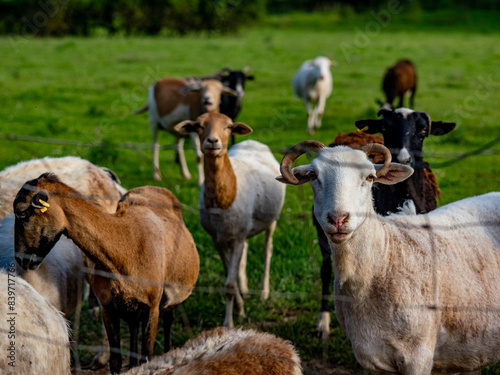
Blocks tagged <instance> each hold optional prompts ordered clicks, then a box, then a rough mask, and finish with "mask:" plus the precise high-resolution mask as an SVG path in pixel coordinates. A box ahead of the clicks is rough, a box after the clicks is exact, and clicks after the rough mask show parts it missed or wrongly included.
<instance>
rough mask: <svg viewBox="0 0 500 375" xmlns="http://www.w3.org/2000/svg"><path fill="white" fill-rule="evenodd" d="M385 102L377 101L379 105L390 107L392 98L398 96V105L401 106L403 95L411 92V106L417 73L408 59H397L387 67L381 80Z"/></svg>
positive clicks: (411, 104) (415, 88)
mask: <svg viewBox="0 0 500 375" xmlns="http://www.w3.org/2000/svg"><path fill="white" fill-rule="evenodd" d="M382 89H383V90H384V93H385V97H386V103H385V104H384V103H382V102H380V101H379V104H380V105H386V106H389V107H391V108H392V103H393V102H394V99H396V98H397V97H399V107H402V106H403V97H404V95H405V94H406V93H407V92H410V93H411V96H410V107H411V108H413V106H414V104H415V103H414V100H415V92H416V91H417V73H416V71H415V65H413V63H412V62H411V61H410V60H399V61H397V62H396V64H394V65H393V66H391V67H390V68H388V69H387V70H386V72H385V75H384V79H383V81H382Z"/></svg>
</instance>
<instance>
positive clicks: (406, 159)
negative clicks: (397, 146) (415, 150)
mask: <svg viewBox="0 0 500 375" xmlns="http://www.w3.org/2000/svg"><path fill="white" fill-rule="evenodd" d="M397 159H398V161H399V162H400V163H402V164H410V163H411V155H410V153H409V152H408V149H407V148H406V147H403V148H402V149H401V150H400V151H399V154H398V157H397Z"/></svg>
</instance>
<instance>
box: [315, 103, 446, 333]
mask: <svg viewBox="0 0 500 375" xmlns="http://www.w3.org/2000/svg"><path fill="white" fill-rule="evenodd" d="M378 115H379V116H380V115H383V116H384V117H383V118H382V119H381V120H360V121H356V126H357V127H358V132H356V133H354V132H353V134H350V135H349V136H339V137H338V138H336V140H335V141H334V142H333V143H332V144H330V145H329V146H330V147H332V146H334V145H338V144H344V145H347V146H350V147H352V148H354V149H359V148H361V146H364V145H365V144H368V143H381V144H385V146H386V147H388V148H389V150H390V151H391V155H392V158H393V159H397V160H398V161H399V162H401V163H404V164H409V165H411V166H412V167H413V169H414V173H413V174H412V175H411V176H410V177H409V178H408V179H406V180H404V181H402V182H401V183H399V184H396V185H384V184H377V185H375V187H374V189H373V192H372V194H373V197H374V205H375V211H376V212H377V213H378V214H381V215H388V214H390V213H396V212H398V211H399V210H400V209H402V207H403V206H404V205H405V202H408V201H411V203H410V204H411V205H412V209H413V205H414V208H415V213H419V214H422V213H426V212H430V211H432V210H434V209H435V208H436V207H437V198H438V197H439V195H440V193H441V192H440V190H439V188H438V185H437V181H436V176H435V175H434V173H433V172H432V171H431V169H430V167H429V164H428V163H427V162H426V161H424V160H423V156H422V148H423V142H424V140H425V138H426V137H428V136H430V135H435V136H441V135H444V134H447V133H449V132H450V131H451V130H453V129H454V128H455V124H454V123H447V122H442V121H431V118H430V116H429V114H428V113H426V112H416V111H413V110H411V109H408V108H398V109H396V110H394V111H393V110H391V109H387V108H385V107H382V108H381V109H380V110H379V111H378ZM374 133H382V134H383V136H384V138H383V139H382V138H380V136H378V135H376V134H374ZM374 136H377V137H379V138H378V139H372V137H374ZM377 158H380V155H378V156H377V155H376V156H375V162H377V163H378V162H380V160H377ZM313 223H314V226H315V227H316V231H317V233H318V242H319V246H320V249H321V253H322V255H323V264H322V266H321V279H322V285H323V299H322V302H321V310H320V314H319V316H318V324H317V330H318V332H319V333H320V334H321V335H322V336H323V338H326V337H327V336H328V334H329V325H330V313H329V308H328V299H327V298H326V296H328V295H329V294H330V285H331V279H332V264H331V251H330V247H329V245H328V241H327V239H326V236H325V234H324V233H323V230H322V229H321V226H320V225H319V223H318V221H317V220H316V218H315V217H314V215H313Z"/></svg>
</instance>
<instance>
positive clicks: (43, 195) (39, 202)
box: [30, 190, 50, 211]
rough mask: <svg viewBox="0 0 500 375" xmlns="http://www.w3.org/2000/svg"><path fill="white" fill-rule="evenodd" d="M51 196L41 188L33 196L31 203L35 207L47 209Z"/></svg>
mask: <svg viewBox="0 0 500 375" xmlns="http://www.w3.org/2000/svg"><path fill="white" fill-rule="evenodd" d="M48 201H49V196H48V194H47V192H46V191H45V190H40V191H38V192H37V193H36V194H35V195H33V197H32V198H31V202H30V204H31V205H32V206H33V207H35V208H40V209H42V210H43V209H45V211H46V210H47V208H48V207H50V205H49V203H48Z"/></svg>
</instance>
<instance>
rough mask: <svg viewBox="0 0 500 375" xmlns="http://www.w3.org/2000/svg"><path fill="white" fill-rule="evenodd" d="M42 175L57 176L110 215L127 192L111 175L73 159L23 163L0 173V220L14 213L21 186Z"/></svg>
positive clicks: (109, 172)
mask: <svg viewBox="0 0 500 375" xmlns="http://www.w3.org/2000/svg"><path fill="white" fill-rule="evenodd" d="M43 172H53V173H55V174H57V175H58V176H59V177H60V178H61V179H62V180H63V181H64V182H65V183H66V184H68V185H69V186H71V187H73V188H78V189H79V190H80V191H81V192H82V193H83V194H85V195H87V196H88V197H89V198H90V199H92V200H93V201H94V202H95V203H96V204H97V205H99V206H100V207H101V208H102V209H103V210H105V211H107V212H109V213H113V212H115V211H116V205H117V203H118V201H119V200H120V198H121V196H122V195H123V194H125V193H126V192H127V190H126V189H125V188H123V187H122V186H121V185H120V180H119V179H118V177H117V176H116V174H115V173H114V172H113V171H111V170H109V169H107V168H102V167H98V166H96V165H94V164H92V163H91V162H89V161H87V160H84V159H81V158H79V157H76V156H65V157H62V158H52V157H45V158H41V159H33V160H28V161H23V162H20V163H17V164H15V165H12V166H10V167H7V168H5V169H4V170H3V171H1V172H0V219H2V218H3V217H5V216H6V215H8V214H11V213H12V212H13V211H12V202H13V201H14V198H15V197H16V194H17V192H18V191H19V189H20V188H21V186H23V183H24V182H25V181H27V180H31V179H33V178H35V177H37V176H40V174H42V173H43Z"/></svg>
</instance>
